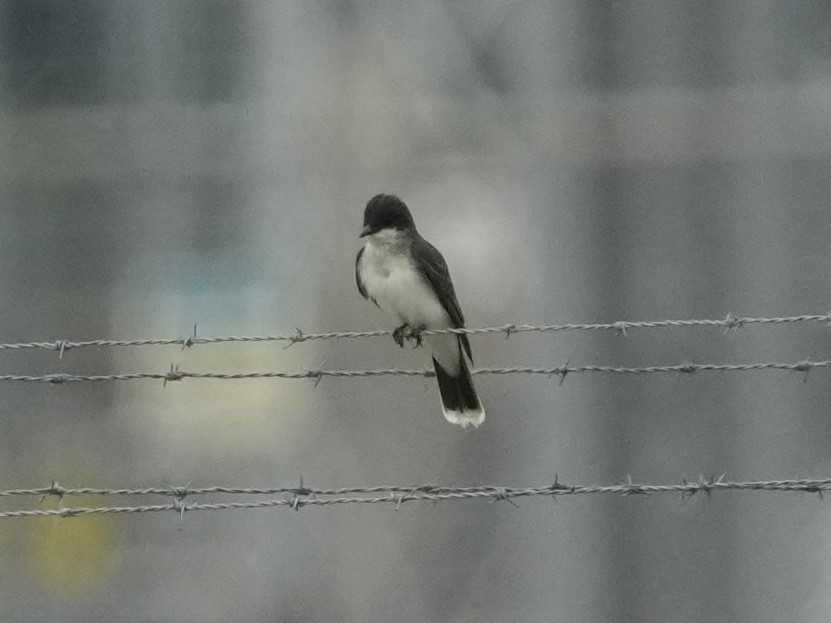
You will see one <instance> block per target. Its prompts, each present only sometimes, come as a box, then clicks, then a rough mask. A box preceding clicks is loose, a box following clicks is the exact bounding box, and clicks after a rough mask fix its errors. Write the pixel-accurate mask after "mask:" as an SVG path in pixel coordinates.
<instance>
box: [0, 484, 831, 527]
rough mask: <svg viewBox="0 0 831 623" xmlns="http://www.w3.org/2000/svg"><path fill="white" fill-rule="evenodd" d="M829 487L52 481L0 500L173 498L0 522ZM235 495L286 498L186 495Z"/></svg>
mask: <svg viewBox="0 0 831 623" xmlns="http://www.w3.org/2000/svg"><path fill="white" fill-rule="evenodd" d="M829 489H831V479H821V480H817V479H801V480H796V479H791V480H764V481H749V482H731V481H725V480H724V477H723V476H721V477H719V478H710V479H709V480H705V479H704V478H703V477H699V478H698V480H696V481H686V480H685V481H683V482H681V483H679V484H668V485H667V484H663V485H662V484H641V483H636V482H633V481H632V480H631V478H628V479H627V481H626V482H624V483H621V484H616V485H599V486H582V485H567V484H563V483H560V482H558V481H557V480H556V479H555V481H554V483H553V484H550V485H546V486H542V487H523V488H514V487H494V486H481V487H444V486H439V485H414V486H387V485H384V486H376V487H347V488H342V489H313V488H309V487H303V486H302V485H301V487H299V488H282V487H281V488H247V487H204V488H190V487H189V486H188V487H172V488H158V487H147V488H141V489H94V488H90V487H81V488H77V489H65V488H63V487H60V486H58V485H57V484H56V483H53V485H52V486H51V487H43V488H37V489H12V490H7V491H0V497H7V496H12V495H40V496H47V495H57V496H58V497H59V498H61V499H62V498H63V497H65V496H69V495H81V494H97V495H165V496H173V497H174V500H173V501H172V502H170V503H167V504H146V505H138V506H100V507H74V508H73V507H62V508H57V509H28V510H11V511H2V512H0V519H11V518H26V517H66V518H69V517H80V516H85V515H105V514H123V513H152V512H170V511H173V512H176V513H179V515H180V516H182V517H184V514H185V513H186V512H190V511H219V510H232V509H255V508H272V507H288V508H291V509H293V510H300V509H301V508H302V507H305V506H337V505H345V504H394V505H395V507H396V509H398V508H400V507H401V505H402V504H404V503H406V502H434V503H435V502H442V501H450V500H465V499H486V500H488V501H491V502H496V501H507V502H509V503H512V504H513V505H514V506H516V503H515V502H514V501H513V500H515V499H517V498H526V497H550V498H552V499H556V498H557V497H559V496H565V495H598V494H619V495H623V496H633V495H651V494H656V493H657V494H660V493H675V494H680V495H681V498H682V500H685V499H687V498H689V497H691V496H693V495H695V494H697V493H704V494H705V495H707V496H708V497H709V496H710V495H711V494H712V492H714V491H726V490H736V491H759V492H761V491H768V492H772V491H780V492H802V493H815V494H818V495H820V496H822V494H823V492H824V491H827V490H829ZM218 493H224V494H236V495H269V494H285V495H286V497H281V498H277V499H265V500H255V501H251V502H211V503H203V502H187V500H186V498H187V497H188V496H194V495H206V494H218ZM378 493H386V494H387V495H373V494H378Z"/></svg>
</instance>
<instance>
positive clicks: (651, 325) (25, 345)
mask: <svg viewBox="0 0 831 623" xmlns="http://www.w3.org/2000/svg"><path fill="white" fill-rule="evenodd" d="M796 323H824V324H825V325H826V326H829V325H831V312H829V313H826V314H803V315H799V316H781V317H770V318H766V317H760V318H751V317H735V316H733V315H732V314H727V316H726V317H725V318H723V319H721V320H715V319H688V320H654V321H630V320H617V321H615V322H606V323H571V324H552V325H530V324H506V325H502V326H498V327H484V328H478V329H476V328H474V329H441V330H429V331H423V332H422V335H441V334H447V333H455V334H459V335H461V334H465V335H485V334H489V333H502V334H504V335H505V337H506V338H508V337H510V336H511V335H513V334H516V333H529V332H537V333H556V332H561V331H613V332H615V333H618V334H620V335H624V336H625V335H626V334H627V333H628V331H630V330H637V329H661V328H687V327H720V328H723V329H724V330H725V331H729V330H732V329H739V328H741V327H745V326H748V325H770V324H773V325H783V324H796ZM392 333H393V332H392V331H390V330H379V331H342V332H328V333H304V332H303V331H302V330H301V329H296V330H295V332H294V333H292V334H287V335H235V336H220V337H198V336H197V334H196V326H194V330H193V334H192V335H190V336H188V337H184V338H182V337H180V338H150V339H137V340H86V341H72V340H53V341H49V342H44V341H39V342H11V343H0V350H29V349H39V350H51V351H57V352H58V354H59V355H60V356H63V354H64V353H65V352H66V351H68V350H71V349H76V348H88V347H100V348H113V347H141V346H180V347H181V348H183V349H184V348H190V347H192V346H196V345H197V344H222V343H239V342H288V344H287V346H286V348H288V347H289V346H292V345H294V344H299V343H301V342H310V341H315V340H342V339H360V338H371V337H383V336H390V335H392Z"/></svg>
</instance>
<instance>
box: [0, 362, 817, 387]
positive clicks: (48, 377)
mask: <svg viewBox="0 0 831 623" xmlns="http://www.w3.org/2000/svg"><path fill="white" fill-rule="evenodd" d="M829 366H831V360H823V361H810V360H805V361H797V362H793V363H786V362H776V361H766V362H758V363H739V364H730V363H678V364H670V365H661V366H643V367H634V368H633V367H616V366H598V365H585V366H572V365H568V364H565V365H562V366H555V367H529V366H514V367H510V368H476V369H473V370H471V374H532V375H542V376H547V377H549V378H550V377H554V376H556V377H558V378H560V380H561V381H562V380H565V377H566V376H567V375H569V374H579V373H601V374H668V373H673V374H693V373H695V372H752V371H756V370H781V371H788V372H804V373H806V374H807V373H808V372H809V371H811V370H813V369H815V368H827V367H829ZM377 376H422V377H432V376H435V372H434V371H433V370H429V369H423V370H403V369H399V368H383V369H379V370H334V369H333V370H327V369H302V370H300V371H297V372H276V371H275V372H235V373H223V372H189V371H186V370H179V369H178V368H176V367H171V369H170V370H169V371H168V372H129V373H121V374H90V375H87V374H66V373H53V374H40V375H37V374H34V375H32V374H2V375H0V382H2V381H7V382H43V383H53V384H61V383H74V382H84V381H90V382H103V381H139V380H157V381H164V383H165V384H166V383H167V382H169V381H170V382H172V381H181V380H183V379H212V380H223V381H236V380H242V379H309V380H312V381H314V382H315V384H317V383H320V381H322V380H323V379H324V378H326V377H333V378H347V379H353V378H367V377H377Z"/></svg>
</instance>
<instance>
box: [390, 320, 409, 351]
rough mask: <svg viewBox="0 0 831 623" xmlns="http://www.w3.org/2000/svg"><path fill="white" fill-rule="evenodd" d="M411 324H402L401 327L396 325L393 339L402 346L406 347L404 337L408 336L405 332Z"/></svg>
mask: <svg viewBox="0 0 831 623" xmlns="http://www.w3.org/2000/svg"><path fill="white" fill-rule="evenodd" d="M409 328H410V325H408V324H402V325H401V326H400V327H396V329H395V330H394V331H393V332H392V339H393V340H394V341H395V343H396V344H398V345H399V346H400V347H401V348H404V338H405V337H408V336H407V335H405V334H404V332H405V331H408V330H409Z"/></svg>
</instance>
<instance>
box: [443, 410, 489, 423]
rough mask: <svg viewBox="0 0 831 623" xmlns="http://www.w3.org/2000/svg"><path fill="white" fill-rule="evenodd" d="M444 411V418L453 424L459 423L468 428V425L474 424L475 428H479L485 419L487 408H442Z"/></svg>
mask: <svg viewBox="0 0 831 623" xmlns="http://www.w3.org/2000/svg"><path fill="white" fill-rule="evenodd" d="M442 411H443V412H444V419H445V420H447V421H448V422H450V423H451V424H457V425H459V426H461V427H462V428H467V427H468V426H472V427H473V428H478V427H479V425H480V424H481V423H482V422H484V421H485V410H484V409H478V410H475V411H473V410H466V411H455V410H448V409H444V408H443V409H442Z"/></svg>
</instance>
